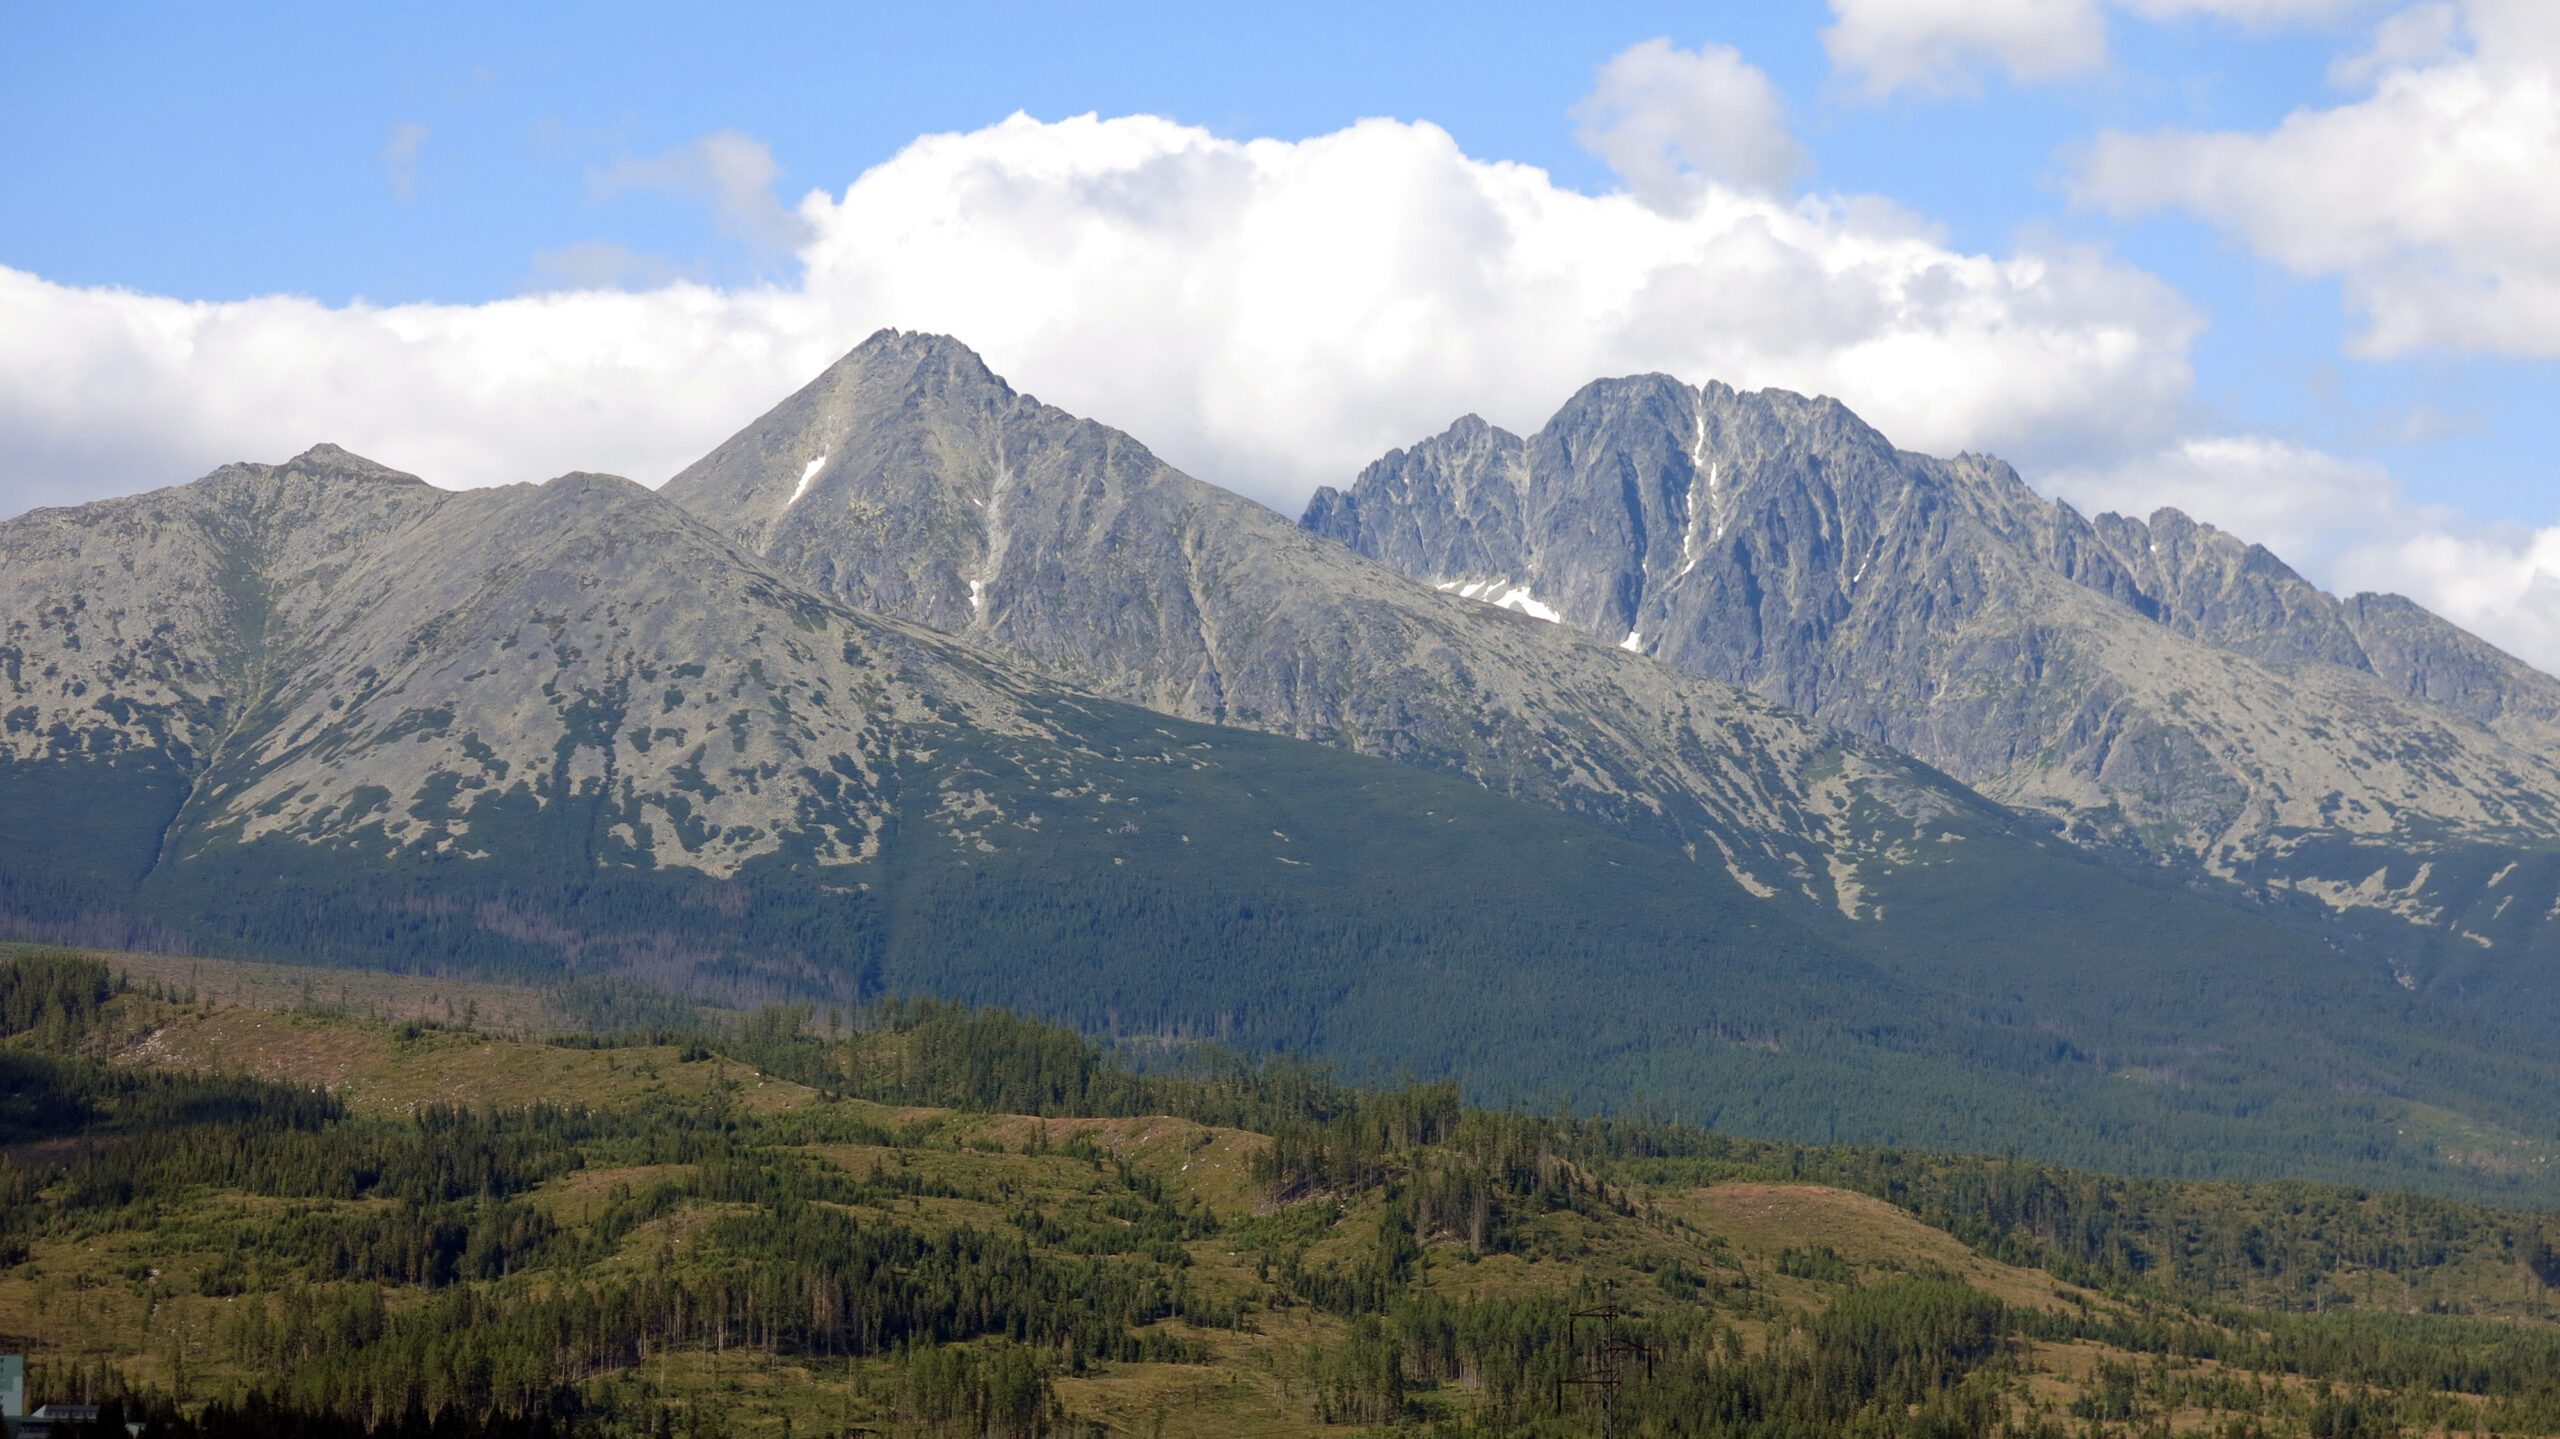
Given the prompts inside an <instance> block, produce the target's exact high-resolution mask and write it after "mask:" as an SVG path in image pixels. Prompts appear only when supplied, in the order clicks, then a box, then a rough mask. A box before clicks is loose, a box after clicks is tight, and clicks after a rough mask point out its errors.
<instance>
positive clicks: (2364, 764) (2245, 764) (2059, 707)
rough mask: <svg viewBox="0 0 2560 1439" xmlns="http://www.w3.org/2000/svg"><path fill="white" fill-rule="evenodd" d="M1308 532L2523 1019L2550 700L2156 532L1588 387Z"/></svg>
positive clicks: (1783, 426)
mask: <svg viewBox="0 0 2560 1439" xmlns="http://www.w3.org/2000/svg"><path fill="white" fill-rule="evenodd" d="M1302 523H1303V524H1304V526H1305V527H1306V528H1307V529H1308V530H1309V531H1310V532H1311V533H1315V534H1321V535H1324V536H1327V537H1329V538H1332V539H1335V540H1338V541H1340V542H1342V543H1343V544H1345V545H1346V546H1348V547H1350V548H1351V549H1353V550H1355V551H1357V552H1359V553H1361V554H1363V555H1366V556H1369V557H1370V558H1373V559H1376V560H1378V561H1380V562H1381V563H1384V564H1386V565H1388V566H1390V567H1392V568H1394V569H1396V570H1397V571H1399V572H1401V573H1403V574H1405V575H1407V576H1409V577H1412V578H1414V579H1416V580H1419V581H1421V582H1423V583H1425V584H1429V585H1431V586H1433V587H1434V588H1437V589H1442V590H1449V591H1454V592H1456V593H1459V594H1463V595H1472V596H1476V597H1478V598H1482V599H1489V600H1492V601H1493V602H1495V603H1497V604H1509V605H1512V606H1514V607H1517V608H1520V609H1523V610H1525V611H1528V612H1532V613H1536V614H1539V615H1542V616H1545V617H1548V618H1551V619H1553V620H1555V621H1556V622H1557V623H1559V624H1560V625H1563V626H1567V627H1571V628H1575V629H1579V630H1582V631H1584V632H1585V633H1588V634H1591V635H1594V636H1596V637H1599V638H1601V639H1604V640H1607V641H1609V642H1612V643H1617V644H1621V645H1623V646H1625V647H1626V648H1628V649H1630V650H1634V651H1636V652H1639V653H1642V654H1645V655H1649V656H1652V657H1654V658H1656V659H1658V660H1660V661H1662V662H1663V663H1664V664H1666V665H1669V666H1671V667H1674V668H1677V669H1680V670H1682V671H1685V672H1688V673H1693V674H1699V675H1706V676H1711V677H1714V678H1717V679H1721V680H1724V681H1726V682H1728V683H1731V684H1734V685H1737V686H1739V687H1741V688H1743V689H1745V690H1746V691H1748V692H1750V693H1753V694H1756V695H1759V696H1761V697H1763V698H1766V699H1769V700H1771V701H1773V702H1776V703H1779V704H1782V705H1785V706H1787V707H1788V708H1789V709H1791V710H1793V711H1796V712H1799V713H1802V714H1806V715H1809V716H1812V717H1814V718H1817V719H1820V720H1823V721H1825V722H1828V723H1830V724H1833V725H1837V726H1839V727H1840V728H1841V729H1843V730H1845V731H1847V732H1849V733H1852V734H1856V735H1859V736H1861V737H1864V738H1868V739H1871V740H1874V741H1877V742H1879V743H1882V744H1885V745H1889V746H1891V747H1893V748H1894V749H1896V750H1898V751H1901V752H1903V753H1905V754H1909V755H1911V756H1914V757H1916V758H1918V759H1920V760H1923V761H1925V762H1927V763H1928V764H1930V765H1932V766H1934V767H1936V768H1938V769H1940V770H1942V771H1943V772H1945V773H1946V774H1948V775H1950V776H1952V777H1954V778H1956V779H1958V780H1960V781H1962V782H1964V783H1965V784H1967V785H1969V786H1972V787H1973V788H1974V789H1975V790H1976V791H1978V792H1979V793H1981V794H1983V795H1985V796H1987V797H1989V798H1991V799H1994V800H1997V801H1999V802H2000V803H2002V804H2004V805H2007V806H2009V807H2011V808H2013V809H2015V810H2017V811H2019V812H2020V813H2022V814H2026V815H2033V816H2040V817H2042V818H2043V819H2045V820H2046V821H2048V822H2049V823H2050V824H2051V825H2052V826H2053V828H2054V830H2055V831H2056V832H2057V833H2059V834H2061V835H2063V836H2065V837H2067V838H2069V839H2070V840H2071V841H2073V842H2074V843H2075V844H2077V845H2080V846H2083V847H2085V848H2087V849H2090V850H2093V851H2099V852H2112V853H2115V854H2118V855H2120V856H2122V857H2124V858H2127V859H2130V860H2133V861H2135V862H2137V863H2142V864H2147V865H2152V866H2156V867H2160V868H2164V869H2167V870H2169V871H2172V872H2175V873H2178V874H2180V875H2181V876H2182V877H2183V878H2185V879H2187V880H2188V881H2190V882H2192V883H2195V884H2198V885H2200V886H2204V887H2207V888H2211V889H2219V890H2222V891H2224V892H2227V893H2228V894H2230V895H2231V896H2232V897H2233V898H2235V899H2238V900H2241V901H2243V902H2246V903H2250V904H2252V905H2255V906H2258V907H2261V908H2263V909H2265V910H2267V911H2268V912H2271V913H2276V914H2280V915H2292V916H2295V917H2298V918H2307V919H2312V920H2320V921H2326V922H2327V923H2326V924H2325V926H2324V927H2325V928H2326V929H2328V930H2329V931H2330V932H2332V933H2334V934H2336V935H2338V936H2339V937H2340V938H2341V939H2342V940H2344V941H2345V942H2348V943H2350V944H2353V945H2355V946H2356V947H2357V948H2358V949H2359V950H2360V951H2361V952H2365V953H2369V954H2373V955H2375V956H2377V957H2379V958H2380V959H2382V960H2383V961H2384V962H2386V963H2388V964H2390V965H2391V966H2392V968H2393V969H2394V971H2395V972H2396V973H2398V974H2399V975H2401V976H2402V977H2403V979H2404V980H2405V981H2407V982H2409V983H2411V984H2445V985H2452V986H2467V987H2472V988H2477V989H2480V990H2483V991H2498V992H2502V993H2505V994H2508V995H2510V996H2516V995H2522V994H2533V995H2537V996H2538V995H2541V994H2543V993H2545V992H2546V991H2547V987H2548V983H2547V975H2548V974H2549V966H2550V962H2551V960H2552V958H2553V957H2554V955H2555V953H2560V950H2555V947H2554V938H2553V928H2552V925H2553V921H2554V919H2555V917H2556V916H2560V911H2556V910H2555V899H2560V871H2555V866H2554V862H2553V850H2554V846H2555V841H2560V681H2554V680H2553V679H2552V678H2551V677H2550V676H2548V675H2544V674H2542V673H2540V672H2539V671H2537V670H2534V669H2533V668H2532V667H2530V666H2528V665H2526V664H2524V663H2523V662H2522V661H2519V660H2516V659H2514V658H2512V657H2510V656H2508V655H2506V654H2503V653H2501V652H2500V651H2498V650H2496V649H2495V648H2493V647H2492V646H2490V645H2488V644H2486V643H2484V642H2483V641H2481V640H2479V639H2477V638H2476V637H2474V636H2471V635H2469V634H2466V633H2464V632H2463V631H2461V630H2460V629H2458V628H2456V627H2455V626H2453V625H2451V624H2449V623H2447V622H2446V621H2444V620H2442V619H2440V618H2438V617H2436V616H2434V615H2432V614H2429V613H2428V612H2427V611H2425V610H2424V609H2422V608H2420V607H2419V606H2417V605H2415V604H2413V603H2411V602H2410V601H2408V600H2406V599H2404V598H2401V597H2399V596H2396V595H2376V594H2361V595H2356V596H2354V597H2353V598H2350V599H2346V600H2338V599H2335V598H2332V597H2331V596H2329V595H2327V594H2324V593H2322V592H2321V591H2320V590H2318V589H2317V588H2315V587H2314V586H2313V585H2311V584H2310V583H2309V582H2307V581H2305V580H2304V579H2303V578H2302V577H2301V576H2300V575H2298V574H2296V573H2295V572H2294V571H2293V570H2292V569H2290V568H2288V567H2287V566H2286V565H2285V564H2284V562H2283V561H2281V560H2279V559H2278V558H2277V557H2276V556H2274V555H2273V554H2271V553H2269V552H2268V551H2267V550H2266V549H2264V548H2263V547H2260V546H2257V545H2253V544H2249V543H2246V542H2244V541H2242V540H2240V539H2238V538H2236V537H2234V536H2231V535H2228V534H2225V533H2223V532H2221V531H2219V530H2216V529H2214V528H2212V527H2211V526H2208V525H2202V524H2198V523H2196V522H2195V521H2194V520H2192V519H2189V518H2188V517H2187V516H2185V515H2184V514H2181V513H2179V512H2178V511H2176V510H2169V509H2164V510H2161V511H2159V512H2158V513H2156V514H2154V515H2152V516H2151V517H2150V519H2149V520H2148V521H2144V520H2135V519H2127V518H2125V517H2123V516H2120V515H2101V516H2099V517H2098V518H2097V519H2096V520H2094V521H2093V520H2090V519H2087V518H2084V517H2082V516H2081V515H2080V514H2078V513H2077V512H2076V511H2074V510H2073V509H2072V508H2071V507H2070V506H2069V505H2067V504H2063V503H2060V502H2057V501H2049V500H2046V499H2044V498H2042V497H2041V496H2039V495H2037V494H2036V493H2035V492H2034V491H2033V490H2031V489H2029V488H2028V487H2027V485H2026V484H2025V483H2024V482H2023V481H2021V480H2020V479H2019V477H2018V475H2017V473H2016V472H2015V471H2014V470H2012V469H2011V468H2010V467H2009V466H2007V465H2005V464H2002V463H2000V462H1999V461H1997V460H1994V459H1990V458H1988V457H1984V456H1977V455H1959V456H1957V457H1956V458H1954V459H1952V460H1943V459H1935V458H1931V457H1928V456H1924V455H1916V454H1912V453H1910V452H1907V451H1902V450H1897V449H1895V448H1894V446H1893V445H1892V444H1891V443H1890V442H1889V441H1888V440H1887V439H1886V438H1885V437H1884V436H1883V435H1881V434H1879V433H1877V432H1876V431H1875V430H1874V429H1873V428H1871V427H1870V426H1868V425H1866V424H1864V423H1863V422H1861V421H1860V420H1859V419H1858V418H1857V417H1856V416H1855V415H1853V414H1851V413H1850V412H1849V410H1848V409H1847V408H1846V407H1844V406H1842V405H1841V404H1839V403H1838V402H1837V401H1834V400H1827V399H1806V398H1804V397H1802V396H1798V395H1792V394H1788V393H1785V392H1782V391H1774V390H1772V391H1763V392H1760V393H1757V394H1743V393H1738V392H1736V391H1734V390H1732V389H1730V388H1727V387H1725V386H1722V385H1713V384H1711V385H1708V386H1706V387H1704V388H1693V387H1690V386H1688V385H1684V384H1682V383H1681V382H1679V381H1677V380H1674V379H1671V378H1669V377H1666V376H1660V375H1650V376H1640V377H1634V378H1629V379H1619V380H1604V381H1600V382H1597V383H1594V384H1592V385H1589V386H1587V387H1585V388H1584V389H1583V390H1582V391H1581V392H1580V393H1579V394H1577V395H1575V396H1574V397H1573V398H1572V399H1571V400H1570V401H1568V402H1567V403H1566V405H1565V406H1564V407H1563V409H1561V410H1560V411H1558V412H1557V414H1556V416H1555V417H1554V418H1553V419H1552V420H1550V421H1549V422H1548V424H1547V425H1546V427H1545V428H1543V429H1541V430H1540V431H1539V432H1538V433H1537V434H1536V435H1534V436H1531V437H1527V438H1522V437H1520V436H1517V435H1512V434H1509V433H1507V432H1505V431H1503V430H1500V429H1497V428H1495V427H1493V426H1490V425H1488V424H1486V423H1484V422H1483V421H1482V420H1480V419H1477V418H1474V417H1472V416H1470V417H1467V418H1464V419H1461V420H1459V421H1458V422H1457V423H1456V424H1454V425H1452V426H1450V428H1449V429H1448V430H1446V431H1444V432H1443V433H1441V434H1439V435H1437V436H1434V437H1432V438H1431V439H1428V440H1425V441H1423V442H1421V443H1419V444H1416V445H1414V446H1413V447H1411V448H1410V449H1406V450H1399V451H1396V452H1394V453H1391V454H1389V455H1388V456H1386V457H1385V458H1383V459H1381V460H1379V461H1378V462H1376V463H1375V464H1373V465H1371V466H1369V467H1368V469H1366V470H1365V471H1363V472H1362V473H1361V475H1360V476H1359V477H1358V479H1357V480H1356V481H1355V482H1354V483H1353V484H1352V485H1351V486H1350V487H1349V488H1348V489H1347V490H1334V489H1325V490H1321V491H1319V492H1318V493H1317V494H1316V495H1315V497H1314V499H1313V500H1312V501H1311V502H1310V503H1309V505H1308V507H1307V510H1306V514H1305V516H1304V519H1303V520H1302Z"/></svg>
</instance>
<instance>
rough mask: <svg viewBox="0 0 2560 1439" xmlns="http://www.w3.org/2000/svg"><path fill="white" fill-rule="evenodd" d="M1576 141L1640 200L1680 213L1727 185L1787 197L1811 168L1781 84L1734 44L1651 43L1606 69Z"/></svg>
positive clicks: (1584, 106) (1582, 110)
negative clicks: (1790, 125)
mask: <svg viewBox="0 0 2560 1439" xmlns="http://www.w3.org/2000/svg"><path fill="white" fill-rule="evenodd" d="M1574 119H1575V120H1576V121H1577V122H1578V123H1577V128H1576V130H1575V137H1576V138H1577V139H1579V140H1580V141H1581V142H1582V145H1583V148H1584V149H1587V150H1589V151H1590V152H1591V153H1592V154H1594V155H1597V156H1599V157H1600V158H1601V159H1602V160H1603V161H1605V162H1607V164H1608V166H1609V168H1610V169H1612V170H1614V171H1616V172H1617V173H1618V175H1619V176H1620V178H1622V179H1624V180H1625V181H1626V182H1627V188H1628V189H1629V190H1631V191H1633V192H1634V194H1635V196H1636V198H1638V199H1640V200H1642V201H1644V202H1645V203H1646V204H1648V205H1651V206H1653V207H1654V208H1655V209H1657V210H1676V209H1680V208H1682V207H1684V206H1686V205H1688V204H1690V203H1691V202H1693V201H1694V200H1695V199H1696V198H1697V197H1698V196H1699V195H1700V194H1702V193H1704V192H1705V190H1706V188H1707V186H1708V185H1709V183H1711V182H1713V181H1718V180H1721V181H1725V182H1727V183H1729V184H1733V185H1738V186H1741V187H1744V188H1748V189H1755V190H1765V191H1773V192H1774V191H1779V190H1783V189H1785V188H1786V187H1787V183H1788V182H1789V181H1791V180H1793V179H1794V178H1795V177H1796V176H1797V174H1799V173H1800V172H1802V171H1803V170H1804V168H1805V166H1806V163H1807V162H1806V157H1805V153H1804V147H1803V146H1802V145H1799V144H1797V143H1796V138H1795V136H1794V135H1793V134H1791V133H1789V131H1788V129H1787V116H1786V106H1785V104H1784V102H1783V101H1781V100H1780V98H1779V95H1778V87H1777V86H1775V85H1772V84H1770V83H1769V77H1768V76H1767V75H1766V74H1764V73H1762V72H1761V70H1760V69H1759V67H1758V66H1755V65H1753V64H1752V63H1751V62H1749V61H1747V60H1745V59H1743V58H1742V52H1741V51H1739V50H1736V49H1734V48H1733V47H1732V46H1730V45H1701V46H1699V47H1698V48H1697V49H1696V50H1682V49H1679V48H1678V47H1676V46H1674V45H1673V44H1672V43H1671V42H1670V41H1668V40H1647V41H1645V42H1644V43H1642V44H1640V45H1632V46H1629V47H1628V48H1627V49H1625V50H1622V51H1620V52H1619V53H1618V54H1617V55H1615V56H1614V57H1612V58H1611V59H1610V60H1609V62H1608V63H1607V64H1605V65H1603V66H1601V67H1600V74H1599V83H1598V84H1596V85H1594V86H1593V87H1592V91H1591V94H1590V96H1589V97H1588V98H1586V99H1585V100H1584V101H1583V102H1582V103H1581V104H1580V105H1577V106H1575V107H1574Z"/></svg>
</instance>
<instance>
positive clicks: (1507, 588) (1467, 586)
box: [1432, 580, 1564, 625]
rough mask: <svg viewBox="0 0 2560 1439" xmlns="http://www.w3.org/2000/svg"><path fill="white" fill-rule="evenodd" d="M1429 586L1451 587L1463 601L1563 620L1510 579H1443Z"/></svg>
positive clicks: (1557, 621)
mask: <svg viewBox="0 0 2560 1439" xmlns="http://www.w3.org/2000/svg"><path fill="white" fill-rule="evenodd" d="M1432 588H1433V589H1435V590H1438V591H1440V592H1441V593H1443V594H1446V593H1448V592H1450V591H1452V590H1454V591H1456V592H1457V595H1458V598H1460V599H1462V600H1482V601H1483V602H1484V603H1486V604H1489V605H1492V606H1494V607H1495V608H1497V609H1506V610H1518V611H1519V612H1520V613H1522V614H1524V615H1528V616H1530V617H1532V618H1535V619H1542V620H1545V621H1546V622H1547V623H1548V624H1551V625H1552V624H1561V623H1563V622H1564V616H1563V615H1562V614H1561V613H1559V612H1558V611H1557V609H1556V607H1555V606H1553V605H1551V604H1548V603H1547V602H1546V601H1544V600H1541V599H1539V598H1538V597H1537V596H1536V595H1534V594H1531V593H1530V592H1529V587H1528V586H1527V585H1515V584H1513V583H1511V581H1509V580H1442V581H1440V582H1439V583H1437V584H1435V585H1433V586H1432Z"/></svg>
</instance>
